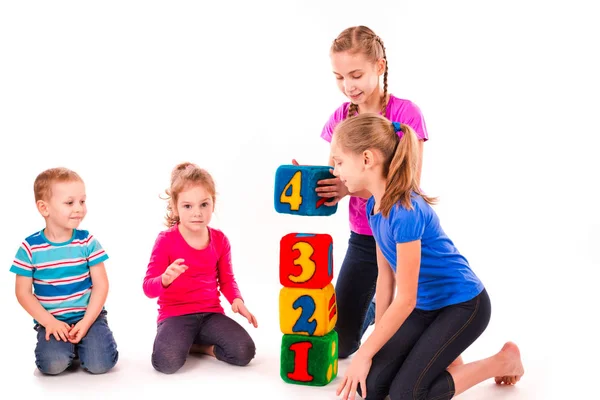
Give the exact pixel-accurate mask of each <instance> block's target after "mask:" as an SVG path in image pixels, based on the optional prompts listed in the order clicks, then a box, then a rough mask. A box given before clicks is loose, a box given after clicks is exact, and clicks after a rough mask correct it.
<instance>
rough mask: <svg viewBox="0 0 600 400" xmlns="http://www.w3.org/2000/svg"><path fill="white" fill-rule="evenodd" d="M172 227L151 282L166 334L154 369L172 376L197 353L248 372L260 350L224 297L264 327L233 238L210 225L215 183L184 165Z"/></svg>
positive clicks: (158, 342)
mask: <svg viewBox="0 0 600 400" xmlns="http://www.w3.org/2000/svg"><path fill="white" fill-rule="evenodd" d="M167 195H168V196H169V199H168V200H169V203H168V206H167V210H168V213H167V216H166V221H167V223H166V224H167V226H168V227H169V229H167V230H165V231H163V232H161V233H160V234H159V235H158V238H157V239H156V242H155V244H154V248H153V250H152V255H151V257H150V263H149V264H148V270H147V272H146V276H145V278H144V284H143V288H144V293H145V294H146V296H148V297H150V298H156V297H158V305H159V312H158V329H157V334H156V339H155V341H154V351H153V352H152V365H153V366H154V368H155V369H156V370H158V371H160V372H163V373H166V374H172V373H174V372H176V371H177V370H179V368H181V367H182V366H183V364H184V363H185V361H186V358H187V355H188V354H189V353H190V350H192V351H194V352H200V353H205V354H209V355H211V356H213V357H216V358H217V359H218V360H221V361H225V362H227V363H229V364H234V365H240V366H243V365H247V364H248V363H249V362H250V360H252V358H253V357H254V355H255V346H254V342H253V341H252V338H251V337H250V335H249V334H248V332H246V330H245V329H244V328H243V327H242V326H240V325H239V324H238V323H237V322H235V321H234V320H232V319H231V318H229V317H227V316H226V315H225V314H224V310H223V308H222V307H221V303H220V301H219V295H220V294H221V293H222V294H223V295H224V296H225V298H226V299H227V301H229V303H230V304H231V305H232V310H233V311H234V312H236V313H240V314H241V315H242V316H244V317H245V318H246V319H248V322H249V323H251V324H252V325H254V327H257V322H256V318H255V317H254V315H252V314H251V313H250V311H248V309H247V308H246V305H245V304H244V300H243V299H242V296H241V294H240V290H239V289H238V285H237V283H236V280H235V278H234V275H233V271H232V266H231V248H230V244H229V240H228V239H227V236H225V234H224V233H223V232H221V231H220V230H218V229H215V228H211V227H210V226H208V225H209V223H210V221H211V218H212V214H213V211H214V207H215V184H214V182H213V179H212V177H211V176H210V174H209V173H208V172H206V171H205V170H203V169H201V168H199V167H198V166H197V165H195V164H192V163H187V162H186V163H182V164H179V165H177V166H176V167H175V168H174V170H173V172H172V174H171V187H170V189H169V190H167Z"/></svg>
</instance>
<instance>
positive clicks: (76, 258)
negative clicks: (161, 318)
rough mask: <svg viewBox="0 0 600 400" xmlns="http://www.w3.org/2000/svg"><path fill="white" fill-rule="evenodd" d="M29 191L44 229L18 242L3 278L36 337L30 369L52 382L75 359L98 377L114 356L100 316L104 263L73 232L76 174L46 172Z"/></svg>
mask: <svg viewBox="0 0 600 400" xmlns="http://www.w3.org/2000/svg"><path fill="white" fill-rule="evenodd" d="M33 188H34V194H35V201H36V206H37V209H38V211H39V212H40V214H41V215H42V216H43V217H44V219H45V221H46V227H45V228H44V229H42V230H41V231H39V232H36V233H34V234H32V235H31V236H29V237H27V238H26V239H25V240H24V241H23V243H22V244H21V247H20V248H19V250H18V251H17V254H16V257H15V260H14V261H13V264H12V266H11V268H10V271H11V272H14V273H15V274H16V290H15V292H16V295H17V300H18V301H19V304H21V306H22V307H23V308H24V309H25V310H26V311H27V312H28V313H29V315H31V316H32V317H33V319H34V323H35V326H34V329H35V330H36V331H37V332H38V334H37V345H36V348H35V358H36V365H37V367H38V369H39V370H40V371H41V372H42V373H43V374H47V375H57V374H60V373H61V372H63V371H65V370H66V369H67V368H69V367H70V366H71V364H72V362H73V360H74V359H75V358H77V357H79V359H80V362H81V366H82V367H83V368H84V369H85V370H86V371H88V372H90V373H93V374H101V373H105V372H107V371H109V370H110V369H111V368H112V367H114V366H115V364H116V363H117V360H118V356H119V353H118V351H117V345H116V343H115V340H114V337H113V334H112V332H111V330H110V328H109V327H108V323H107V320H106V311H105V310H104V302H105V301H106V296H107V294H108V278H107V276H106V270H105V268H104V261H105V260H107V259H108V255H107V254H106V252H105V251H104V249H102V246H101V245H100V243H99V242H98V241H97V240H96V239H95V238H94V237H93V236H92V235H91V234H90V233H89V232H88V231H85V230H79V229H77V228H78V226H79V224H80V223H81V221H82V220H83V218H84V217H85V215H86V213H87V209H86V205H85V197H86V195H85V185H84V183H83V180H82V179H81V178H80V177H79V175H78V174H77V173H76V172H74V171H71V170H69V169H66V168H52V169H48V170H46V171H44V172H42V173H41V174H39V175H38V176H37V178H36V180H35V182H34V185H33ZM32 287H33V291H32Z"/></svg>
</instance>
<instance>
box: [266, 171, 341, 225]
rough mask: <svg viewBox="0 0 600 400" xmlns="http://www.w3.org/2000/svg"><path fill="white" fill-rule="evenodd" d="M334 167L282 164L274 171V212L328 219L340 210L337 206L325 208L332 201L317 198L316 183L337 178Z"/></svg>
mask: <svg viewBox="0 0 600 400" xmlns="http://www.w3.org/2000/svg"><path fill="white" fill-rule="evenodd" d="M330 170H331V167H327V166H312V165H282V166H280V167H279V168H277V171H276V172H275V199H274V200H275V211H277V212H278V213H281V214H295V215H305V216H327V215H332V214H334V213H335V212H336V211H337V204H336V205H334V206H326V205H325V202H326V201H329V200H330V199H327V198H324V197H319V196H317V192H316V191H315V189H316V188H317V182H318V181H320V180H322V179H329V178H334V176H333V175H332V174H331V172H330Z"/></svg>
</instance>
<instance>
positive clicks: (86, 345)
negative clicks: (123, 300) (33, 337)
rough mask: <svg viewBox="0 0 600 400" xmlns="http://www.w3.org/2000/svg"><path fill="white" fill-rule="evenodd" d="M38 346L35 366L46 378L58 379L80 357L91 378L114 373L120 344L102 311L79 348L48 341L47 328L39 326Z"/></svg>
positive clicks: (53, 338) (68, 343) (51, 336)
mask: <svg viewBox="0 0 600 400" xmlns="http://www.w3.org/2000/svg"><path fill="white" fill-rule="evenodd" d="M34 329H35V330H36V331H37V333H38V334H37V346H36V347H35V363H36V365H37V367H38V369H39V370H40V372H42V373H43V374H47V375H57V374H60V373H61V372H63V371H65V370H66V369H67V368H69V367H70V366H71V364H72V363H73V360H74V359H75V358H76V356H77V355H78V356H79V360H80V361H81V367H83V369H85V370H86V371H88V372H90V373H92V374H103V373H105V372H108V371H109V370H110V369H112V368H113V367H114V366H115V365H116V364H117V360H118V359H119V352H118V351H117V344H116V343H115V339H114V337H113V334H112V331H111V330H110V328H109V327H108V321H107V319H106V310H104V311H102V312H101V313H100V315H99V316H98V318H96V321H94V323H93V324H92V326H91V327H90V329H89V330H88V332H87V334H86V335H85V336H84V337H83V339H81V341H80V342H79V343H77V344H73V343H70V342H63V341H62V340H61V341H59V340H56V338H55V337H54V335H50V340H46V328H44V327H43V326H41V325H39V324H38V325H36V326H35V327H34Z"/></svg>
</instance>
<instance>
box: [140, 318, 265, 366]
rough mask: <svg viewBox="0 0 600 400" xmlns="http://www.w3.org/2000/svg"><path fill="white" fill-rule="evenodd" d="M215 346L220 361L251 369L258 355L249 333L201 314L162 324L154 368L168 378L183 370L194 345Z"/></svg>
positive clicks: (232, 323)
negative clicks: (251, 362) (250, 364)
mask: <svg viewBox="0 0 600 400" xmlns="http://www.w3.org/2000/svg"><path fill="white" fill-rule="evenodd" d="M194 344H197V345H214V346H215V350H214V352H215V357H216V358H217V360H221V361H225V362H227V363H229V364H233V365H239V366H244V365H247V364H248V363H249V362H250V361H251V360H252V359H253V358H254V355H255V353H256V348H255V346H254V341H253V340H252V338H251V337H250V335H249V334H248V332H246V330H245V329H244V328H243V327H242V326H241V325H240V324H238V323H237V322H235V321H234V320H232V319H231V318H229V317H228V316H226V315H224V314H220V313H198V314H188V315H180V316H177V317H170V318H166V319H165V320H163V321H161V322H160V323H159V324H158V328H157V332H156V338H155V339H154V350H153V352H152V365H153V366H154V369H156V370H157V371H159V372H163V373H165V374H173V373H175V372H177V371H178V370H179V368H181V367H183V364H185V361H186V359H187V356H188V354H189V353H190V350H191V348H192V345H194Z"/></svg>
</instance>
